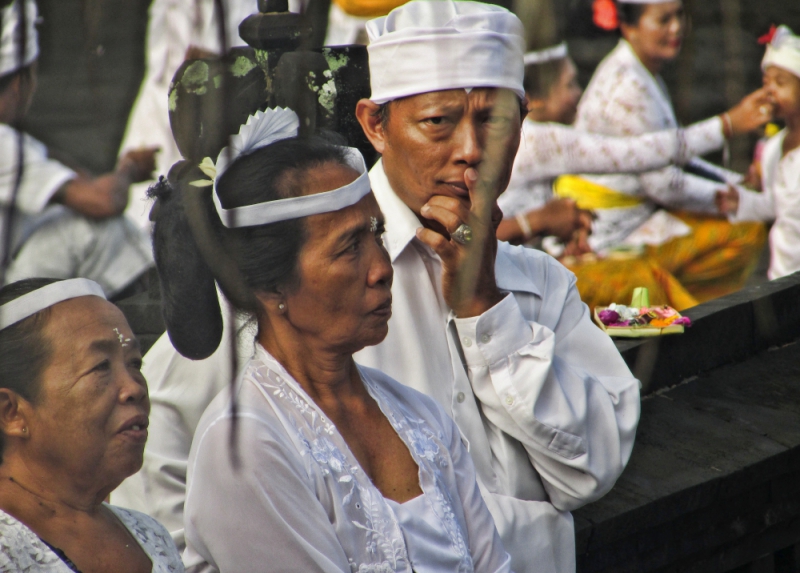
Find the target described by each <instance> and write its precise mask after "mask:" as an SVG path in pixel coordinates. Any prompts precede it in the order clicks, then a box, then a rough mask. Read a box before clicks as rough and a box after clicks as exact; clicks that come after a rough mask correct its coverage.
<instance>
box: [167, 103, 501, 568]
mask: <svg viewBox="0 0 800 573" xmlns="http://www.w3.org/2000/svg"><path fill="white" fill-rule="evenodd" d="M297 126H298V119H297V116H296V115H295V114H294V112H292V111H290V110H288V109H274V110H273V109H270V110H267V111H266V112H259V113H258V114H256V115H255V116H252V117H251V118H250V120H248V123H247V125H245V126H244V127H243V128H242V130H241V131H240V133H239V136H238V137H237V138H234V141H233V142H232V146H231V149H232V150H233V154H232V155H233V162H232V163H230V162H229V160H228V153H227V149H226V150H223V151H222V152H221V153H220V156H219V159H218V161H217V164H216V179H215V183H214V184H213V190H212V188H211V186H205V187H203V185H207V184H208V183H210V181H207V180H205V181H204V180H202V178H199V177H198V175H199V173H198V171H197V169H196V168H189V169H187V168H184V169H182V170H178V171H179V175H178V177H177V179H176V178H173V180H172V181H171V182H169V183H166V182H165V183H162V184H161V185H160V188H159V189H158V190H156V194H157V196H158V204H157V215H156V220H155V252H156V260H157V264H158V265H159V270H160V271H161V273H162V283H163V284H164V286H165V287H166V289H167V291H168V292H169V293H170V294H169V295H168V296H167V298H166V299H165V301H166V304H167V311H168V314H169V313H171V312H172V311H173V310H175V311H177V312H179V310H177V309H176V307H179V306H181V307H183V308H184V309H193V310H196V314H197V315H198V316H206V317H208V319H209V320H210V321H211V322H214V321H218V320H219V317H218V315H219V308H218V307H216V308H214V306H215V305H213V304H212V305H202V304H201V305H198V304H197V303H198V300H199V299H198V297H196V296H193V295H194V293H195V292H196V291H197V289H200V288H206V287H209V288H210V289H211V290H212V291H213V283H212V282H211V281H212V280H213V277H215V278H216V280H217V282H218V283H219V285H220V288H221V289H222V290H223V292H224V293H225V294H226V296H227V297H228V299H229V300H231V302H232V303H233V304H234V306H236V307H237V308H238V309H239V310H242V311H245V312H248V313H250V314H251V315H252V316H253V317H254V318H255V320H256V322H257V324H258V333H257V336H256V341H255V342H256V343H255V352H254V355H253V357H252V358H251V359H250V361H249V363H248V364H247V365H246V366H245V369H244V372H243V374H242V375H241V377H240V378H239V380H238V382H237V384H236V387H235V391H234V393H233V395H231V393H230V392H228V391H224V392H222V393H220V394H219V395H218V396H217V398H216V399H214V400H213V401H212V402H211V404H210V405H209V407H208V408H207V410H206V412H205V414H204V415H203V417H202V419H201V420H200V423H199V425H198V427H197V432H196V434H195V439H194V442H193V444H192V450H191V453H190V456H189V471H188V481H187V493H186V506H185V529H186V542H187V549H186V552H185V559H186V562H187V564H188V567H189V568H190V570H195V571H222V572H227V571H309V572H310V571H331V572H332V571H337V572H340V571H407V572H410V571H412V570H413V571H417V572H419V573H423V572H444V571H453V572H456V571H459V572H460V571H473V570H475V571H509V570H510V558H509V556H508V554H507V553H506V552H505V551H504V550H503V548H502V544H501V543H500V540H499V536H498V534H497V531H496V529H495V527H494V523H493V521H492V517H491V515H490V514H489V512H488V510H487V508H486V506H485V504H484V502H483V499H482V497H481V494H480V491H479V489H478V486H477V483H476V481H475V469H474V466H473V465H472V461H471V459H470V457H469V454H468V453H467V449H466V446H465V444H464V442H463V440H462V437H461V434H460V433H459V431H458V428H457V427H456V425H455V423H454V422H453V421H452V420H451V419H450V418H448V416H447V415H446V414H445V413H444V411H443V410H442V409H441V408H440V407H439V406H438V405H436V404H435V402H433V401H432V400H431V399H429V398H426V397H425V396H423V395H421V394H419V393H418V392H416V391H414V390H411V389H409V388H407V387H405V386H403V385H401V384H398V383H397V382H395V381H393V380H392V379H391V378H389V377H388V376H386V375H385V374H383V373H381V372H379V371H377V370H372V369H369V368H362V367H360V366H358V365H356V364H355V362H354V361H353V358H352V355H353V353H354V352H355V351H357V350H359V349H361V348H363V347H364V346H367V345H370V344H376V343H378V342H380V341H381V340H382V339H383V338H384V337H385V336H386V333H387V323H388V321H389V317H390V316H391V301H392V295H391V284H392V276H393V275H392V267H391V263H390V261H389V257H388V254H387V253H386V250H385V249H384V247H383V244H382V242H381V235H382V233H383V215H382V214H381V212H380V209H379V208H378V205H377V203H376V201H375V198H374V196H373V195H372V192H371V189H370V183H369V177H368V175H367V173H366V166H365V164H364V161H363V159H362V158H361V156H360V154H359V153H358V152H357V151H356V150H354V149H350V148H341V147H337V146H334V145H331V144H329V143H324V142H322V141H320V140H300V139H297V138H296V137H295V136H296V134H297ZM175 172H176V169H173V171H172V173H173V174H175ZM192 185H195V186H197V185H200V186H201V187H200V188H199V189H200V190H198V188H194V187H192ZM202 189H206V190H207V192H206V193H203V191H202ZM178 193H185V194H193V196H195V197H197V196H198V194H203V196H202V199H201V203H200V204H201V205H203V206H204V207H205V208H204V209H201V210H194V211H193V212H194V215H193V217H195V218H196V219H197V218H198V217H199V218H201V219H204V220H205V221H206V222H207V223H208V224H209V225H210V229H212V233H213V236H214V239H212V241H211V242H212V243H213V242H214V241H216V246H215V247H214V248H216V249H218V250H217V251H214V250H213V248H209V247H208V245H206V246H205V247H202V245H201V247H202V248H203V251H202V252H203V253H204V254H205V255H206V257H205V258H203V256H202V255H201V254H200V253H201V251H200V250H199V249H198V247H196V246H194V243H193V241H192V239H191V237H192V235H191V230H190V229H189V225H192V224H196V222H197V221H196V220H195V221H194V222H193V221H192V220H191V219H190V218H189V217H188V213H190V212H192V211H190V210H189V208H187V210H186V211H184V202H183V201H181V198H180V197H176V195H177V194H178ZM212 194H213V195H212ZM189 201H190V202H191V199H189ZM176 252H180V253H181V254H180V259H179V260H176V259H175V258H174V253H176ZM214 253H216V254H217V257H216V258H215V255H214ZM206 264H208V265H209V266H210V268H211V269H212V270H211V274H209V275H207V278H206V279H205V280H204V281H203V282H204V284H197V281H196V280H187V279H186V277H187V276H193V277H197V276H198V275H197V273H196V272H195V271H196V270H197V268H198V267H203V266H204V265H206ZM223 269H224V270H225V272H222V270H223ZM206 283H207V284H206ZM209 300H211V301H215V300H216V299H215V298H211V299H209ZM209 306H210V307H211V308H209ZM197 307H199V308H197ZM217 324H219V323H218V322H217ZM176 329H177V330H176V331H175V332H174V333H173V336H176V335H177V336H178V337H180V333H179V332H178V331H179V330H180V327H179V326H177V327H176ZM207 331H208V332H212V331H214V329H213V328H211V329H208V330H207ZM217 332H218V331H217ZM193 335H194V333H192V336H193ZM218 340H219V339H218V338H217V339H216V341H218ZM178 346H181V347H182V344H181V343H178ZM232 400H233V401H234V402H235V404H236V413H235V414H233V413H232V404H231V401H232ZM236 460H238V463H236Z"/></svg>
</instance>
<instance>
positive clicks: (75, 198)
mask: <svg viewBox="0 0 800 573" xmlns="http://www.w3.org/2000/svg"><path fill="white" fill-rule="evenodd" d="M130 185H131V178H130V176H129V175H128V174H127V172H125V171H117V172H114V173H109V174H107V175H101V176H100V177H94V178H90V177H83V176H78V177H77V178H75V179H73V180H71V181H69V182H67V183H66V184H65V185H64V186H62V187H61V189H60V190H59V191H58V192H56V194H55V195H54V196H53V199H52V202H54V203H61V204H62V205H64V206H66V207H69V208H70V209H72V210H73V211H76V212H77V213H80V214H81V215H85V216H87V217H90V218H92V219H106V218H108V217H116V216H118V215H121V214H122V212H123V211H124V210H125V207H127V205H128V188H129V187H130Z"/></svg>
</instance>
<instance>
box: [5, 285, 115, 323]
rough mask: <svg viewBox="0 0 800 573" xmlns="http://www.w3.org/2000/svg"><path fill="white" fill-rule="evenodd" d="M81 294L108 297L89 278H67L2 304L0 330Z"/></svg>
mask: <svg viewBox="0 0 800 573" xmlns="http://www.w3.org/2000/svg"><path fill="white" fill-rule="evenodd" d="M79 296H99V297H100V298H102V299H105V298H106V295H105V294H104V293H103V289H102V288H101V287H100V285H99V284H97V283H96V282H94V281H90V280H89V279H67V280H65V281H58V282H54V283H50V284H49V285H45V286H43V287H42V288H39V289H36V290H34V291H31V292H29V293H28V294H24V295H22V296H20V297H17V298H15V299H14V300H12V301H11V302H7V303H5V304H4V305H2V306H0V330H3V329H4V328H8V327H9V326H11V325H12V324H16V323H18V322H19V321H21V320H25V319H26V318H28V317H29V316H33V315H34V314H36V313H37V312H40V311H42V310H44V309H46V308H49V307H51V306H53V305H54V304H58V303H59V302H64V301H65V300H69V299H71V298H78V297H79Z"/></svg>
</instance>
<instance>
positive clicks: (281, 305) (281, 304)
mask: <svg viewBox="0 0 800 573" xmlns="http://www.w3.org/2000/svg"><path fill="white" fill-rule="evenodd" d="M278 310H279V311H281V312H283V311H284V310H286V305H285V304H283V303H282V302H281V303H279V304H278Z"/></svg>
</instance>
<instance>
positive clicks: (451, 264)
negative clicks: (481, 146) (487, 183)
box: [417, 167, 504, 318]
mask: <svg viewBox="0 0 800 573" xmlns="http://www.w3.org/2000/svg"><path fill="white" fill-rule="evenodd" d="M464 181H465V183H466V185H467V189H468V190H469V196H470V206H469V207H467V206H466V205H465V204H464V203H463V202H462V201H459V200H458V199H456V198H454V197H445V196H443V195H435V196H433V197H431V198H430V199H429V200H428V202H427V203H426V204H425V205H423V206H422V209H421V210H420V214H421V215H422V217H424V218H426V219H429V220H430V221H434V222H436V223H438V224H439V225H441V227H443V228H444V229H445V230H446V233H447V234H443V233H439V232H437V231H434V230H432V229H429V228H427V227H422V228H420V229H417V237H418V238H419V240H421V241H422V242H423V243H425V244H426V245H428V246H429V247H430V248H432V249H433V250H434V251H435V252H436V254H438V255H439V257H440V258H441V259H442V291H443V292H442V294H443V295H444V299H445V301H446V302H447V304H448V306H449V307H450V308H451V309H452V311H453V312H454V313H455V314H456V316H457V317H459V318H468V317H472V316H479V315H481V314H483V313H484V312H486V311H487V310H489V309H490V308H492V307H493V306H494V305H496V304H497V303H498V302H500V301H501V300H502V299H503V297H504V295H503V293H501V292H500V289H498V288H497V281H496V280H495V275H494V262H495V256H496V255H497V238H496V236H495V230H496V228H497V225H498V224H499V218H502V213H500V211H499V208H498V207H497V201H496V200H494V197H495V196H496V195H495V194H493V193H487V192H486V191H485V190H479V189H480V187H481V182H480V181H479V176H478V172H477V171H476V170H475V169H473V168H472V167H470V168H468V169H467V170H466V172H465V173H464ZM490 196H491V198H492V199H490ZM490 200H491V203H490ZM496 219H497V220H496ZM462 225H466V226H467V227H468V228H469V230H468V231H467V232H466V235H467V236H468V237H469V240H464V239H463V238H462V239H461V241H458V240H456V238H458V236H459V228H460V227H461V226H462ZM462 231H465V229H464V228H462ZM454 234H455V235H456V238H454V237H453V235H454ZM462 234H463V233H462Z"/></svg>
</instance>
